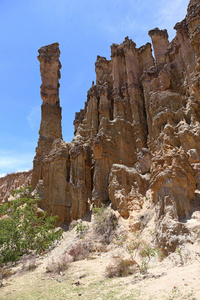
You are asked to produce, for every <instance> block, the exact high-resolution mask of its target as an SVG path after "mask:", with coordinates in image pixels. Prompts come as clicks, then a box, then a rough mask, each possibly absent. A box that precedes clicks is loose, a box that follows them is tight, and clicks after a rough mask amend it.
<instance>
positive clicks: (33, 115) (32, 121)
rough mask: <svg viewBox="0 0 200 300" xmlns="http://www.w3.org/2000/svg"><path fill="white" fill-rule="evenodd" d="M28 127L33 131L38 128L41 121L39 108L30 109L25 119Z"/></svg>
mask: <svg viewBox="0 0 200 300" xmlns="http://www.w3.org/2000/svg"><path fill="white" fill-rule="evenodd" d="M26 119H27V121H28V123H29V126H30V128H31V129H32V130H35V129H37V128H38V127H39V124H40V119H41V109H40V106H35V107H32V108H31V111H30V113H29V115H28V116H27V117H26Z"/></svg>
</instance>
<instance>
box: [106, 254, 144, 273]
mask: <svg viewBox="0 0 200 300" xmlns="http://www.w3.org/2000/svg"><path fill="white" fill-rule="evenodd" d="M137 269H138V264H137V262H136V261H135V260H132V259H123V258H117V259H115V261H114V262H113V263H111V264H110V265H108V266H107V267H106V272H105V275H106V277H108V278H112V277H125V276H128V275H131V274H134V273H135V272H136V270H137Z"/></svg>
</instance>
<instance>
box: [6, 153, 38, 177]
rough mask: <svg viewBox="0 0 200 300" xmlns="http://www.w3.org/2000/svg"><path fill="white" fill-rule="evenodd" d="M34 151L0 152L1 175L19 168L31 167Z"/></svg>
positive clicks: (17, 170) (28, 168) (27, 168)
mask: <svg viewBox="0 0 200 300" xmlns="http://www.w3.org/2000/svg"><path fill="white" fill-rule="evenodd" d="M33 158H34V153H25V154H24V153H20V154H19V153H15V152H7V153H6V152H5V151H4V152H2V151H1V152H0V174H1V177H2V176H3V175H5V174H8V173H12V172H19V170H23V171H26V170H30V169H32V166H33V164H32V162H33Z"/></svg>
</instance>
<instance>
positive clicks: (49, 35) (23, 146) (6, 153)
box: [0, 0, 189, 176]
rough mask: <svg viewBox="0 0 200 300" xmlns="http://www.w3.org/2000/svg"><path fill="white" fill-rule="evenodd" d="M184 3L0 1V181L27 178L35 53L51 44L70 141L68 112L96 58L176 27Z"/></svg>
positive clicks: (36, 80) (81, 97)
mask: <svg viewBox="0 0 200 300" xmlns="http://www.w3.org/2000/svg"><path fill="white" fill-rule="evenodd" d="M188 3H189V0H167V1H166V0H151V1H150V0H143V1H141V0H125V1H124V0H70V1H69V0H17V1H16V0H0V28H1V47H0V91H1V110H0V128H1V130H0V176H2V175H4V174H7V173H11V172H17V171H21V170H29V169H31V168H32V161H33V158H34V155H35V148H36V146H37V140H38V131H39V126H40V106H41V103H42V101H41V98H40V85H41V79H40V72H39V61H38V60H37V55H38V52H37V50H38V49H39V48H40V47H42V46H44V45H47V44H51V43H54V42H58V43H59V44H60V50H61V57H60V60H61V64H62V69H61V80H60V84H61V87H60V102H61V106H62V109H63V111H62V112H63V113H62V127H63V139H64V140H65V141H68V142H70V141H71V140H72V138H73V131H74V128H73V120H74V116H75V112H76V111H79V110H80V109H81V108H83V107H84V102H85V101H86V95H87V90H88V89H89V88H90V86H91V83H92V81H93V80H94V81H95V72H94V63H95V61H96V57H97V55H101V56H105V57H106V58H107V59H110V46H111V44H112V43H118V44H120V43H121V42H123V40H124V38H125V37H126V36H129V38H131V39H132V40H134V42H136V44H137V47H140V46H141V45H144V44H146V43H147V42H149V41H150V38H149V36H148V30H150V29H153V28H155V27H159V28H160V29H165V28H166V29H167V30H168V33H169V36H170V40H171V39H172V38H173V37H174V35H175V31H174V30H173V27H174V25H175V23H176V22H179V21H181V20H182V19H183V18H184V17H185V15H186V10H187V5H188Z"/></svg>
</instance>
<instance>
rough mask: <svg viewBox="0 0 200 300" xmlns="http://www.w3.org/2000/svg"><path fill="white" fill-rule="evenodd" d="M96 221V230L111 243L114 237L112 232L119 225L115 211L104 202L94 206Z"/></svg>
mask: <svg viewBox="0 0 200 300" xmlns="http://www.w3.org/2000/svg"><path fill="white" fill-rule="evenodd" d="M92 211H93V213H94V222H95V226H94V229H95V231H96V232H97V233H98V234H100V235H102V236H103V238H104V241H105V242H106V243H110V242H111V239H112V237H113V236H112V233H113V232H114V231H115V229H116V227H117V217H116V215H115V213H114V212H113V211H112V210H111V209H110V208H106V207H105V205H104V204H102V205H101V207H94V208H93V210H92Z"/></svg>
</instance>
